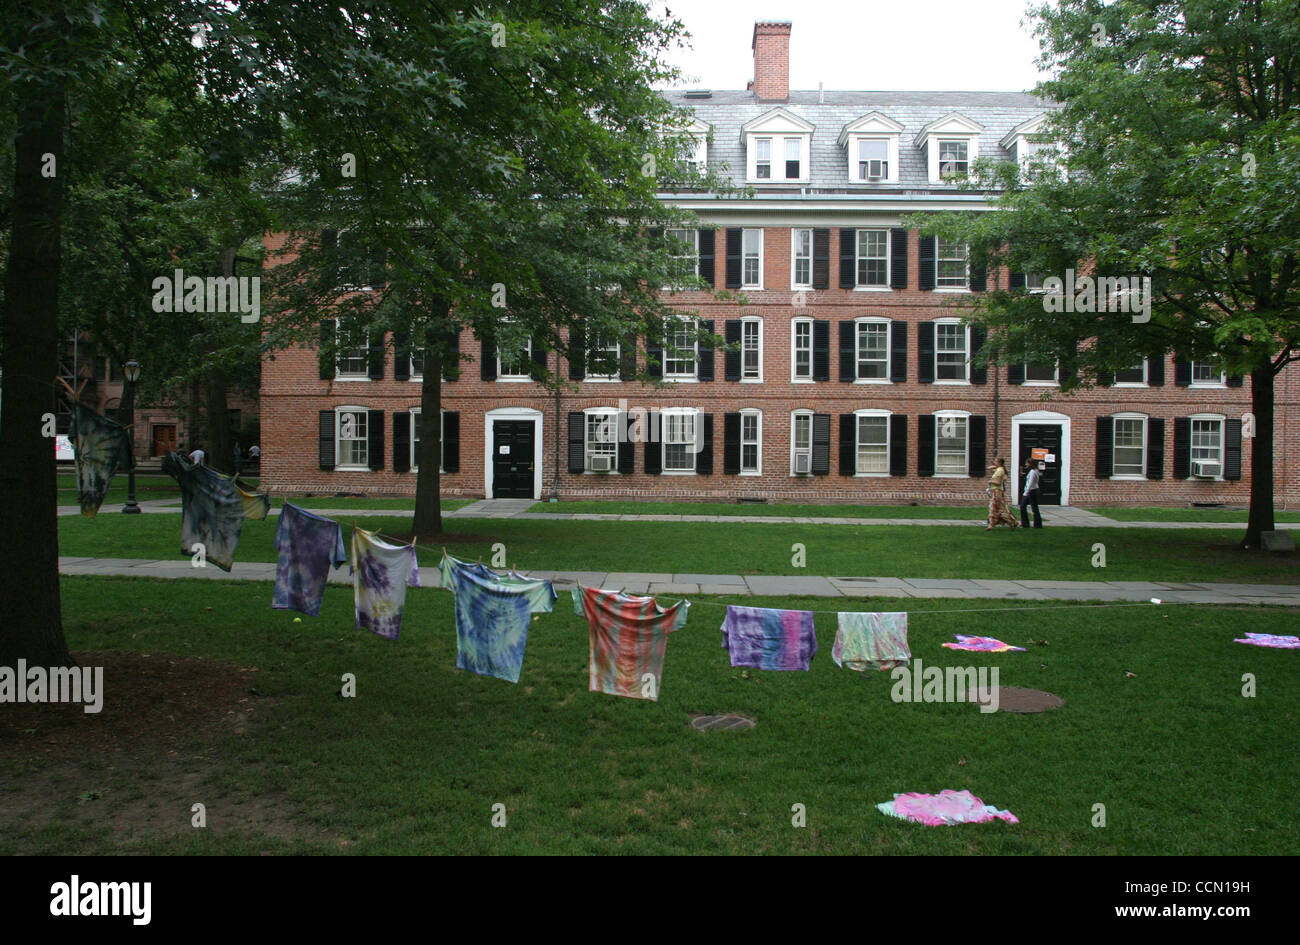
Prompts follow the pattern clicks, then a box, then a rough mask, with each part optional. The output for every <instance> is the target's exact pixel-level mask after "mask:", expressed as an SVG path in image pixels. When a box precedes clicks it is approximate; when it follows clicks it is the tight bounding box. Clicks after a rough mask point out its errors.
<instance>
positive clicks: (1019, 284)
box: [1011, 272, 1025, 289]
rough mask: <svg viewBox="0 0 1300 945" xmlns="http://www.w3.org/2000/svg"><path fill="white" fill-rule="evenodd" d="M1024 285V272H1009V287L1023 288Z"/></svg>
mask: <svg viewBox="0 0 1300 945" xmlns="http://www.w3.org/2000/svg"><path fill="white" fill-rule="evenodd" d="M1024 287H1025V274H1024V273H1023V272H1013V273H1011V288H1013V289H1023V288H1024Z"/></svg>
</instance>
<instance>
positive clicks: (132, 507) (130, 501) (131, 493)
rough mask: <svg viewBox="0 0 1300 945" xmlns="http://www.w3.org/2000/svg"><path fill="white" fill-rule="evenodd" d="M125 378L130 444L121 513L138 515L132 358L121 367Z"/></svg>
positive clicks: (136, 367)
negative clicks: (124, 497) (129, 457)
mask: <svg viewBox="0 0 1300 945" xmlns="http://www.w3.org/2000/svg"><path fill="white" fill-rule="evenodd" d="M122 373H123V375H124V376H125V377H126V417H127V421H126V422H127V427H126V430H127V439H128V441H129V442H130V444H131V468H130V470H129V471H128V472H127V477H126V505H124V506H122V511H123V512H125V513H126V514H128V515H139V514H140V506H139V505H137V504H136V501H135V383H136V381H138V380H140V362H139V361H136V360H135V359H134V358H133V359H131V360H130V361H127V362H126V364H124V365H122Z"/></svg>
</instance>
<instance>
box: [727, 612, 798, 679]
mask: <svg viewBox="0 0 1300 945" xmlns="http://www.w3.org/2000/svg"><path fill="white" fill-rule="evenodd" d="M722 646H723V648H724V649H727V650H730V651H731V665H732V666H748V667H751V668H753V669H775V670H795V669H803V670H806V669H809V668H810V664H811V663H812V658H813V655H814V654H815V653H816V652H817V632H816V630H815V629H814V627H813V612H812V611H811V610H771V609H769V608H766V607H736V606H728V607H727V617H726V619H725V620H724V621H723V622H722Z"/></svg>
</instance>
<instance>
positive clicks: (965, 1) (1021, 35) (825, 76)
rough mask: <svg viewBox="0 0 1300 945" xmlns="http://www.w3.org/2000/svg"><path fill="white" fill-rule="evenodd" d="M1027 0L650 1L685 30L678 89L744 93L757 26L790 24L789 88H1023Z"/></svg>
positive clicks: (1030, 52) (1031, 69)
mask: <svg viewBox="0 0 1300 945" xmlns="http://www.w3.org/2000/svg"><path fill="white" fill-rule="evenodd" d="M1028 6H1029V0H894V2H884V0H859V2H853V0H797V2H796V0H775V2H773V0H758V2H757V3H755V2H752V0H668V2H666V3H665V2H663V0H655V2H653V3H652V9H654V10H656V11H657V12H662V10H663V9H664V8H665V7H666V8H667V9H668V10H670V11H671V12H672V15H673V17H674V18H675V19H678V20H681V21H682V23H683V24H685V26H686V29H687V30H688V31H689V32H690V34H691V39H690V42H691V47H692V48H690V49H685V50H678V51H677V52H676V53H675V54H674V55H673V57H672V59H671V61H672V62H673V64H674V65H676V66H677V67H678V68H680V69H681V70H682V72H683V73H684V75H685V77H686V80H687V81H685V82H683V83H681V85H700V86H703V87H704V88H710V89H743V88H744V87H745V84H746V83H747V82H749V80H750V79H752V78H753V77H754V54H753V51H752V50H751V48H750V42H751V40H752V39H753V32H754V21H755V20H789V21H790V22H791V23H792V24H793V28H792V30H791V34H790V87H791V88H792V89H816V88H817V83H818V82H823V83H825V86H826V88H827V89H843V90H863V91H867V90H869V91H885V90H894V91H905V90H944V91H948V90H958V91H959V90H985V91H1023V90H1027V89H1031V88H1033V86H1034V83H1035V82H1037V81H1038V80H1039V78H1040V76H1039V73H1038V69H1037V68H1036V67H1035V65H1034V60H1035V58H1037V56H1038V43H1037V41H1036V40H1035V39H1034V38H1033V36H1032V33H1031V31H1030V29H1029V28H1028V27H1027V25H1022V23H1021V21H1022V20H1023V19H1025V11H1026V9H1027V8H1028Z"/></svg>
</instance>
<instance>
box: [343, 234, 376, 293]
mask: <svg viewBox="0 0 1300 945" xmlns="http://www.w3.org/2000/svg"><path fill="white" fill-rule="evenodd" d="M335 239H336V246H337V247H338V288H339V289H340V290H343V291H347V292H370V291H373V289H374V287H375V286H376V285H378V284H379V283H381V282H383V281H384V270H385V254H384V252H383V250H377V249H374V248H373V247H371V246H367V245H366V244H365V243H364V242H363V241H362V236H361V234H360V233H358V232H357V231H355V230H339V231H338V234H337V236H336V237H335Z"/></svg>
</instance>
